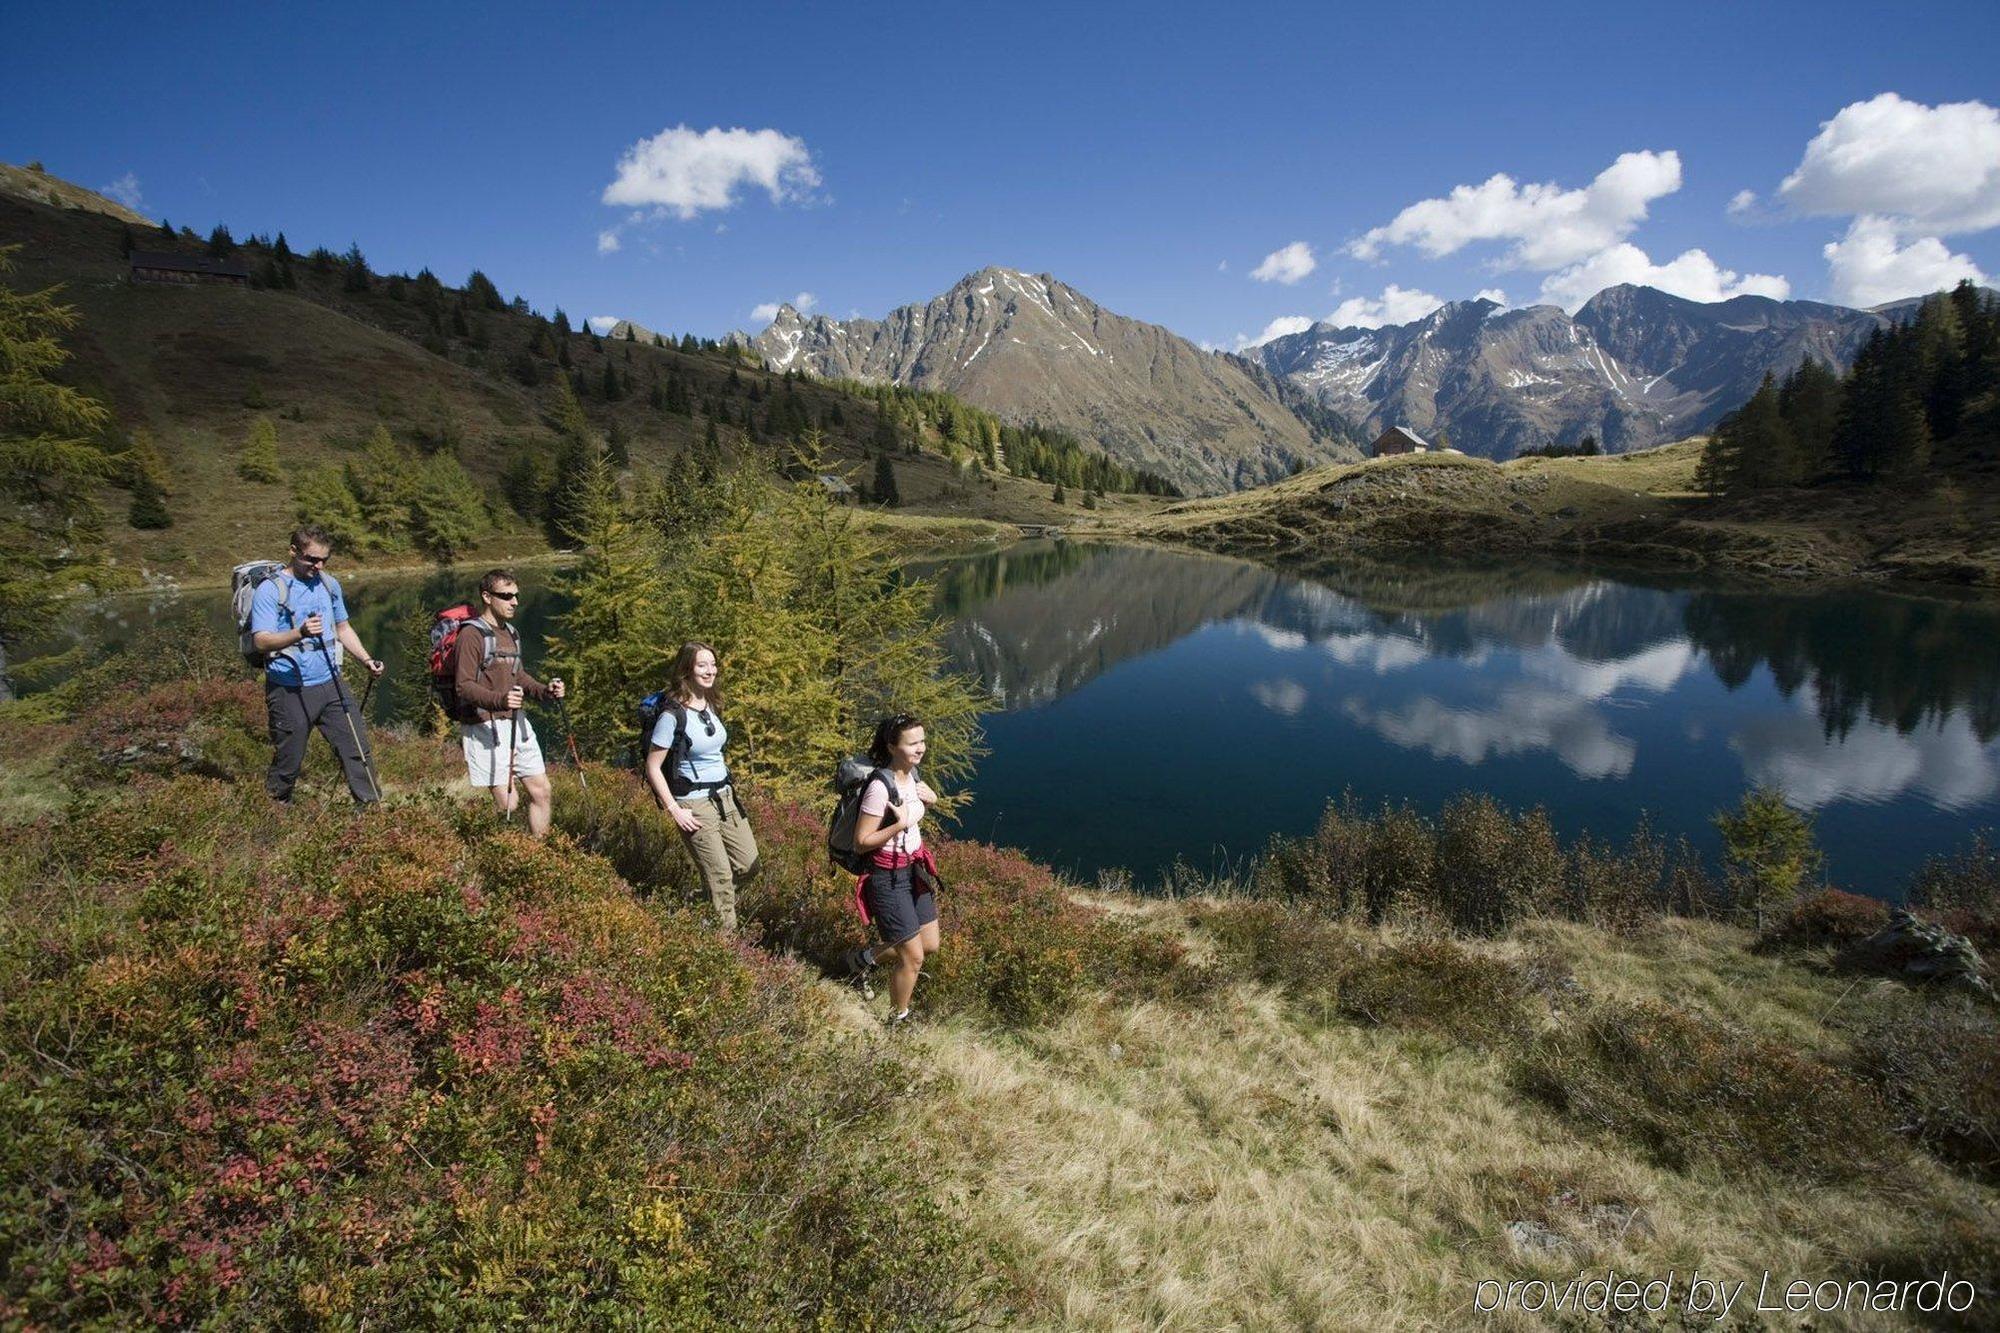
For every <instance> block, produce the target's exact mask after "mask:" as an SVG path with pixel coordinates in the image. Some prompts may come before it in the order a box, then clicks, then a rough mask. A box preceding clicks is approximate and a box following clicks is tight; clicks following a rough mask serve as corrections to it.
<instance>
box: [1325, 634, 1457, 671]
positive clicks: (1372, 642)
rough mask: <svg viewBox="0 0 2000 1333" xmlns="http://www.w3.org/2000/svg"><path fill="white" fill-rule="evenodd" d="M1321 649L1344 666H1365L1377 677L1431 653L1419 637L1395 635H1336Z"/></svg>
mask: <svg viewBox="0 0 2000 1333" xmlns="http://www.w3.org/2000/svg"><path fill="white" fill-rule="evenodd" d="M1320 648H1321V649H1322V650H1323V651H1325V653H1326V655H1327V656H1329V657H1331V658H1332V659H1333V660H1334V661H1336V662H1338V663H1340V664H1341V665H1342V666H1351V667H1364V668H1366V669H1367V670H1369V671H1371V672H1373V673H1374V674H1375V675H1378V676H1386V675H1387V674H1389V673H1390V672H1391V671H1401V670H1402V669H1403V668H1404V667H1413V666H1416V665H1417V664H1418V663H1419V662H1424V661H1428V660H1429V659H1430V655H1431V653H1430V650H1429V649H1428V648H1426V647H1424V645H1423V644H1421V643H1419V642H1417V640H1415V639H1407V638H1403V637H1401V636H1399V635H1394V634H1334V635H1330V636H1328V637H1327V638H1326V639H1325V640H1324V641H1322V642H1321V644H1320Z"/></svg>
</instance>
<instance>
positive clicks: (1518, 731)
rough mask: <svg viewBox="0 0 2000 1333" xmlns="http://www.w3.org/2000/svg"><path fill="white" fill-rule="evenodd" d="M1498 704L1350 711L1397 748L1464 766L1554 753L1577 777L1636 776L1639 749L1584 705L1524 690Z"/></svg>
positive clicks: (1510, 692)
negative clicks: (1479, 707) (1491, 706)
mask: <svg viewBox="0 0 2000 1333" xmlns="http://www.w3.org/2000/svg"><path fill="white" fill-rule="evenodd" d="M1495 702H1496V704H1497V707H1494V708H1491V709H1471V708H1453V707H1450V706H1449V705H1447V704H1445V703H1443V702H1441V701H1439V700H1437V699H1433V698H1431V697H1429V696H1428V695H1424V696H1419V697H1418V698H1417V699H1415V700H1414V701H1412V702H1411V703H1410V704H1408V705H1407V706H1405V707H1404V708H1401V709H1399V710H1396V711H1393V712H1392V711H1389V710H1381V711H1377V710H1374V709H1371V708H1369V707H1368V706H1367V705H1366V704H1363V703H1361V702H1360V701H1359V700H1353V699H1350V700H1349V701H1348V702H1347V703H1346V704H1345V705H1344V708H1343V711H1344V712H1346V714H1347V716H1348V717H1350V718H1352V719H1353V720H1354V721H1356V722H1358V723H1360V724H1361V725H1362V726H1365V727H1367V728H1368V729H1370V730H1371V731H1373V732H1375V733H1376V734H1377V735H1379V736H1380V737H1382V739H1383V740H1386V741H1388V742H1389V743H1390V744H1392V745H1397V746H1401V747H1402V748H1403V749H1406V750H1425V751H1428V752H1429V753H1430V754H1432V755H1435V756H1436V757H1438V758H1439V759H1456V760H1458V761H1459V762H1460V763H1463V764H1480V763H1484V762H1485V761H1486V760H1487V759H1489V758H1496V757H1501V758H1504V757H1508V756H1512V755H1521V754H1530V753H1533V752H1534V751H1536V750H1548V751H1550V752H1552V753H1553V754H1554V755H1555V757H1556V758H1557V759H1559V760H1561V761H1562V762H1563V764H1564V765H1565V766H1567V767H1568V768H1569V769H1570V770H1571V771H1572V772H1574V773H1575V774H1576V775H1577V776H1578V777H1584V778H1622V777H1624V776H1625V775H1626V774H1628V773H1630V772H1631V771H1632V762H1633V760H1634V759H1636V758H1637V757H1638V746H1637V745H1636V744H1634V743H1633V742H1632V741H1630V740H1628V739H1626V738H1625V737H1623V736H1619V735H1617V734H1615V733H1614V732H1612V730H1611V728H1610V727H1609V726H1607V725H1606V723H1605V721H1604V719H1603V718H1601V717H1599V716H1598V715H1597V712H1596V710H1595V709H1593V708H1592V707H1591V706H1590V705H1589V704H1588V703H1585V702H1584V701H1583V700H1580V699H1571V698H1568V697H1565V696H1564V695H1561V694H1558V693H1557V692H1555V691H1553V690H1545V689H1541V688H1539V687H1536V686H1529V685H1518V686H1512V687H1510V688H1508V689H1506V690H1504V691H1502V692H1501V694H1500V696H1499V698H1498V699H1497V700H1496V701H1495Z"/></svg>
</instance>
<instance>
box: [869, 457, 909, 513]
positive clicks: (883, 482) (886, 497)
mask: <svg viewBox="0 0 2000 1333" xmlns="http://www.w3.org/2000/svg"><path fill="white" fill-rule="evenodd" d="M870 489H871V490H872V491H873V492H874V495H875V503H876V504H878V505H886V506H887V507H888V508H890V509H894V508H896V507H897V506H899V505H901V504H902V503H903V497H902V494H901V493H900V492H899V491H898V490H897V489H896V468H895V465H894V464H892V463H890V461H889V455H887V454H877V455H875V483H874V485H873V486H872V487H871V488H870Z"/></svg>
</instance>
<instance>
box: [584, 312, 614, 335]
mask: <svg viewBox="0 0 2000 1333" xmlns="http://www.w3.org/2000/svg"><path fill="white" fill-rule="evenodd" d="M617 322H618V316H616V315H592V316H591V317H590V318H589V319H586V320H585V321H584V323H586V324H588V325H590V328H591V332H593V333H595V334H596V335H597V336H598V337H600V338H602V337H603V336H604V335H605V334H607V333H609V332H611V326H612V325H614V324H616V323H617Z"/></svg>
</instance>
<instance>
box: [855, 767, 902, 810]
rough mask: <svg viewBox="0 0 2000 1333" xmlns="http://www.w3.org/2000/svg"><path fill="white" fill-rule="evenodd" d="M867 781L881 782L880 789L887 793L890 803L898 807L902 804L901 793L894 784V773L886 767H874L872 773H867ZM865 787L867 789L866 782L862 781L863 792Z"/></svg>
mask: <svg viewBox="0 0 2000 1333" xmlns="http://www.w3.org/2000/svg"><path fill="white" fill-rule="evenodd" d="M868 781H869V782H880V783H881V784H882V790H883V791H884V792H885V793H887V794H888V797H889V804H890V805H893V806H898V807H900V806H901V805H902V804H903V793H902V791H901V790H900V789H899V788H898V787H897V786H896V775H895V774H894V773H891V772H890V771H889V770H888V769H886V768H878V769H876V770H875V771H874V772H873V773H870V774H869V775H868ZM867 789H868V786H867V783H863V784H862V790H863V791H864V792H865V791H866V790H867Z"/></svg>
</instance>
